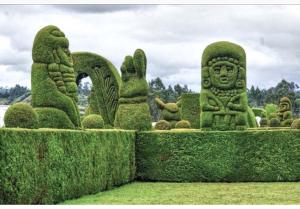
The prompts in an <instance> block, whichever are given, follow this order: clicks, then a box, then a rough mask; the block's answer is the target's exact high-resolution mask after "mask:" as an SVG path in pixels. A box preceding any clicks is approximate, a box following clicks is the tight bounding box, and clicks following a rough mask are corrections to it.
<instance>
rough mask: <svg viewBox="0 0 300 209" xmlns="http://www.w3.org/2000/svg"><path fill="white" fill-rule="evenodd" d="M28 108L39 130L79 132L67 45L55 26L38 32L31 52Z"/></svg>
mask: <svg viewBox="0 0 300 209" xmlns="http://www.w3.org/2000/svg"><path fill="white" fill-rule="evenodd" d="M32 59H33V65H32V71H31V87H32V90H31V94H32V106H33V107H34V108H35V110H36V112H37V113H38V115H39V127H45V128H46V127H47V128H70V129H73V128H79V127H81V124H80V116H79V111H78V107H77V104H76V102H77V99H78V98H77V85H76V82H75V75H74V69H73V60H72V57H71V54H70V51H69V41H68V39H67V38H66V37H65V34H64V33H63V32H62V31H61V30H60V29H59V28H57V27H56V26H53V25H49V26H46V27H44V28H42V29H41V30H40V31H39V32H38V33H37V35H36V37H35V39H34V43H33V48H32Z"/></svg>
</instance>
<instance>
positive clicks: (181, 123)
mask: <svg viewBox="0 0 300 209" xmlns="http://www.w3.org/2000/svg"><path fill="white" fill-rule="evenodd" d="M175 128H191V124H190V122H189V121H187V120H181V121H178V122H177V123H176V125H175Z"/></svg>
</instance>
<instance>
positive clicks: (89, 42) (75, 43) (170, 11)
mask: <svg viewBox="0 0 300 209" xmlns="http://www.w3.org/2000/svg"><path fill="white" fill-rule="evenodd" d="M299 11H300V6H247V5H243V6H230V5H225V6H224V5H223V6H221V5H220V6H204V5H176V6H175V5H173V6H172V5H157V6H153V5H152V6H151V5H148V6H147V5H69V6H68V5H56V6H50V5H48V6H38V5H36V6H33V5H26V6H25V5H23V6H21V5H19V6H18V5H17V6H16V5H14V6H4V5H1V6H0V86H14V85H15V84H17V83H19V84H21V85H25V86H28V87H30V71H31V64H32V59H31V48H32V43H33V39H34V36H35V34H36V33H37V31H38V30H39V29H40V28H42V27H44V26H46V25H50V24H52V25H56V26H58V27H59V28H60V29H61V30H62V31H63V32H64V33H65V34H66V36H67V38H68V39H69V41H70V50H71V51H72V52H76V51H89V52H94V53H98V54H100V55H102V56H104V57H106V58H107V59H109V60H110V61H111V62H112V63H113V64H114V65H115V67H116V68H117V69H118V70H119V69H120V65H121V63H122V61H123V59H124V57H125V56H126V55H128V54H133V52H134V50H135V49H136V48H142V49H143V50H144V51H145V53H146V56H147V59H148V68H147V80H150V79H152V78H156V77H161V78H162V80H163V81H164V83H166V84H172V85H174V84H176V83H179V84H187V85H188V86H189V87H190V88H192V89H193V90H194V91H199V90H200V82H201V74H200V63H201V55H202V52H203V50H204V48H205V47H206V46H207V45H208V44H210V43H212V42H215V41H220V40H227V41H232V42H235V43H237V44H239V45H241V46H242V47H244V49H245V50H246V53H247V85H248V87H250V86H251V85H255V86H259V87H262V88H267V87H270V86H273V85H275V84H276V83H277V82H279V81H280V80H281V79H283V78H284V79H286V80H288V81H294V82H296V83H298V84H300V12H299Z"/></svg>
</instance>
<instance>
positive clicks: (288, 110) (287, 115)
mask: <svg viewBox="0 0 300 209" xmlns="http://www.w3.org/2000/svg"><path fill="white" fill-rule="evenodd" d="M277 117H278V119H279V121H280V125H281V126H284V127H289V126H291V124H292V122H293V113H292V102H291V100H290V99H289V98H287V97H282V98H281V99H280V102H279V110H278V112H277Z"/></svg>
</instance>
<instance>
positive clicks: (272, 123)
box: [270, 118, 280, 127]
mask: <svg viewBox="0 0 300 209" xmlns="http://www.w3.org/2000/svg"><path fill="white" fill-rule="evenodd" d="M270 127H280V120H279V119H278V118H272V119H271V120H270Z"/></svg>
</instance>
